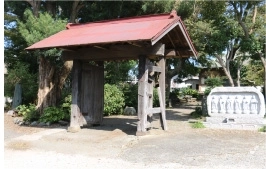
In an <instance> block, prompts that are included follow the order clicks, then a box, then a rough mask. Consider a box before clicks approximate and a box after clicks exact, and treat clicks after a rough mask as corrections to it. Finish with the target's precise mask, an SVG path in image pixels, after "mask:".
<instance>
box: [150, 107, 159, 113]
mask: <svg viewBox="0 0 266 169" xmlns="http://www.w3.org/2000/svg"><path fill="white" fill-rule="evenodd" d="M161 112H162V110H161V107H155V108H149V109H147V114H155V113H161Z"/></svg>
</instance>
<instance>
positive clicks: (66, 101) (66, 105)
mask: <svg viewBox="0 0 266 169" xmlns="http://www.w3.org/2000/svg"><path fill="white" fill-rule="evenodd" d="M71 103H72V96H71V94H70V95H67V96H66V97H65V98H64V102H63V103H62V105H61V108H62V111H63V112H64V113H65V117H64V120H66V121H70V114H71Z"/></svg>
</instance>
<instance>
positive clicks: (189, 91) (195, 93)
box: [181, 87, 199, 98]
mask: <svg viewBox="0 0 266 169" xmlns="http://www.w3.org/2000/svg"><path fill="white" fill-rule="evenodd" d="M181 93H182V95H183V96H185V95H190V96H192V97H194V98H198V97H199V93H198V91H197V90H194V89H190V88H188V87H186V88H182V89H181Z"/></svg>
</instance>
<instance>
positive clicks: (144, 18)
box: [66, 11, 179, 29]
mask: <svg viewBox="0 0 266 169" xmlns="http://www.w3.org/2000/svg"><path fill="white" fill-rule="evenodd" d="M165 16H169V18H168V19H172V18H174V17H179V16H177V15H176V12H175V13H174V12H173V11H172V12H171V13H164V14H152V15H142V16H134V17H125V18H118V19H111V20H101V21H95V22H87V23H81V24H80V23H68V24H67V25H66V28H67V29H75V28H76V27H78V28H80V27H87V26H91V25H93V26H95V25H96V24H99V25H103V24H117V23H120V22H124V23H132V22H143V21H148V20H162V19H165ZM155 18H157V19H155Z"/></svg>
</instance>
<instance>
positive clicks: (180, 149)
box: [4, 106, 266, 169]
mask: <svg viewBox="0 0 266 169" xmlns="http://www.w3.org/2000/svg"><path fill="white" fill-rule="evenodd" d="M193 110H194V108H192V107H191V106H183V107H179V108H174V109H168V110H167V124H168V128H169V130H168V131H163V130H162V129H161V127H160V123H159V118H158V117H156V116H155V117H154V121H153V123H152V130H151V132H150V134H149V135H147V136H142V137H138V136H135V133H136V124H137V119H136V117H134V116H111V117H105V118H104V122H103V123H104V125H102V126H98V127H92V128H84V129H82V130H81V131H80V132H78V133H69V132H67V131H66V129H64V128H49V129H47V128H31V129H30V128H28V127H20V126H16V125H14V124H12V118H9V117H5V124H7V125H5V130H6V129H8V130H13V129H14V130H15V132H16V133H18V134H19V136H14V137H10V138H8V139H5V147H4V149H5V152H4V156H5V164H4V168H7V169H9V168H27V169H29V168H43V167H45V168H56V169H57V168H62V169H66V168H96V169H98V168H99V169H100V168H115V169H120V168H121V169H124V168H131V169H132V168H133V169H135V168H136V169H139V168H141V169H142V168H143V169H144V168H145V169H147V168H148V169H149V168H152V169H157V168H158V169H159V168H160V169H162V168H169V169H170V168H171V169H172V168H176V169H179V168H189V169H190V168H192V169H193V168H197V169H198V168H204V169H205V168H218V169H219V168H223V169H224V168H230V169H231V168H241V169H243V168H244V169H245V168H247V169H250V168H256V169H265V168H266V157H265V152H266V134H265V133H259V132H257V131H235V130H214V129H207V128H205V129H193V128H191V126H190V124H189V123H188V120H189V118H190V116H189V113H190V112H191V111H193ZM6 120H7V121H9V122H6ZM9 125H10V126H9ZM8 126H9V127H8ZM6 127H7V128H6ZM24 130H25V131H24ZM24 134H25V135H24Z"/></svg>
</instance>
